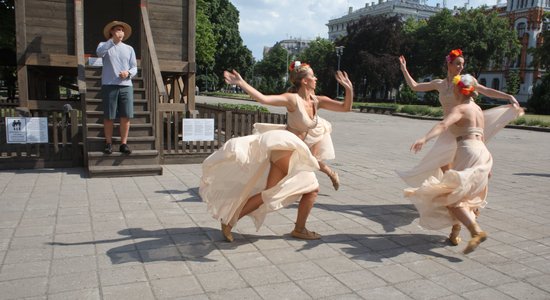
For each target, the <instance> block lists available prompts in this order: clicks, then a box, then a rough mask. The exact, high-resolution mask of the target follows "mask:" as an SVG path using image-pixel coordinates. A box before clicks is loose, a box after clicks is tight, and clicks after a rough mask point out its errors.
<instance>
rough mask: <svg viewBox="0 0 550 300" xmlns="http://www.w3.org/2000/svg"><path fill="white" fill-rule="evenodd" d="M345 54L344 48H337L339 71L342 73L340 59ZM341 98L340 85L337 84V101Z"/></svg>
mask: <svg viewBox="0 0 550 300" xmlns="http://www.w3.org/2000/svg"><path fill="white" fill-rule="evenodd" d="M342 54H344V46H338V47H336V56H338V71H340V57H341V56H342ZM338 96H340V84H339V83H338V82H336V99H338Z"/></svg>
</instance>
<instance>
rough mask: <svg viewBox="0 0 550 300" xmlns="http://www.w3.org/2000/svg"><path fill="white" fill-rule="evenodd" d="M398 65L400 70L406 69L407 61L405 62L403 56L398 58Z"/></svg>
mask: <svg viewBox="0 0 550 300" xmlns="http://www.w3.org/2000/svg"><path fill="white" fill-rule="evenodd" d="M399 63H400V64H401V68H402V69H407V60H405V56H403V55H401V56H399Z"/></svg>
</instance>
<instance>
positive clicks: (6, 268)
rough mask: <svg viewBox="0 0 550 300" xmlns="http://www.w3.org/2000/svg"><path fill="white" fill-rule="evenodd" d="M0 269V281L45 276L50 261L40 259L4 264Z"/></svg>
mask: <svg viewBox="0 0 550 300" xmlns="http://www.w3.org/2000/svg"><path fill="white" fill-rule="evenodd" d="M0 270H1V271H0V281H8V280H14V279H21V278H31V277H47V276H48V273H49V271H50V261H49V260H42V261H33V262H27V263H17V264H4V265H3V266H2V267H1V268H0Z"/></svg>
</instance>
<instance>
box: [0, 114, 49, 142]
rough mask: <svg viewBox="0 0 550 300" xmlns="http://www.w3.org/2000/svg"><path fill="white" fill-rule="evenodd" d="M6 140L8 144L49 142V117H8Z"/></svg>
mask: <svg viewBox="0 0 550 300" xmlns="http://www.w3.org/2000/svg"><path fill="white" fill-rule="evenodd" d="M6 140H7V143H8V144H31V143H33V144H34V143H47V142H48V119H47V118H23V117H6Z"/></svg>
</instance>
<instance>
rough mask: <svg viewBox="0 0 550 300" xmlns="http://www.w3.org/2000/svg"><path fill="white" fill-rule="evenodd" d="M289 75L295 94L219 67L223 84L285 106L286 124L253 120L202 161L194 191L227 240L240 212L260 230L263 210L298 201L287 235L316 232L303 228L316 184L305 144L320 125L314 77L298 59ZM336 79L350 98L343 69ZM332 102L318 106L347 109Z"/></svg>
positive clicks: (313, 162)
mask: <svg viewBox="0 0 550 300" xmlns="http://www.w3.org/2000/svg"><path fill="white" fill-rule="evenodd" d="M290 75H291V81H292V83H293V85H294V86H296V88H297V93H284V94H281V95H263V94H262V93H260V92H259V91H257V90H256V89H255V88H253V87H252V86H250V85H249V84H248V83H247V82H246V81H244V80H243V78H242V77H241V76H240V74H239V73H237V72H236V71H233V72H227V71H226V72H224V77H225V81H226V82H227V83H228V84H235V85H238V86H239V87H240V88H241V89H242V90H243V91H245V92H246V93H248V94H249V95H250V96H251V97H252V98H253V99H255V100H256V101H258V102H260V103H262V104H267V105H273V106H283V107H286V109H287V111H288V124H287V125H286V126H285V127H282V128H281V125H275V124H258V123H257V124H255V133H254V134H252V135H249V136H244V137H237V138H233V139H231V140H229V141H227V142H226V143H225V144H224V146H223V147H222V148H221V149H219V150H218V151H216V152H215V153H213V154H212V155H210V156H209V157H208V158H207V159H206V160H205V161H204V162H203V174H202V177H201V183H200V188H199V193H200V195H201V197H202V199H203V201H205V202H206V203H207V204H208V211H209V212H210V213H211V214H212V216H213V217H214V218H215V219H218V220H220V222H221V224H222V225H221V226H222V233H223V235H224V237H225V239H226V240H227V241H233V235H232V233H231V230H232V228H233V227H234V226H235V225H236V223H237V221H238V220H239V219H241V218H242V217H244V216H246V215H248V216H250V217H252V218H253V219H254V223H255V225H256V229H259V228H260V226H261V225H262V223H263V221H264V219H265V216H266V214H267V213H269V212H272V211H275V210H277V209H280V208H282V207H285V206H288V205H289V204H291V203H293V202H295V201H298V200H299V205H298V214H297V217H296V224H295V227H294V230H293V231H292V232H291V235H292V236H293V237H295V238H300V239H319V238H320V237H321V236H320V235H319V234H318V233H316V232H313V231H309V230H307V229H306V220H307V217H308V216H309V213H310V211H311V209H312V207H313V203H314V202H315V200H316V197H317V192H318V187H319V184H318V182H317V178H316V176H315V173H314V171H316V170H318V169H319V163H318V161H317V158H316V157H314V156H313V155H312V152H311V151H310V149H309V147H308V145H307V144H306V143H304V139H307V138H308V136H309V135H310V133H309V130H312V129H315V128H317V126H318V124H319V118H318V116H317V105H316V104H315V102H316V99H315V95H314V91H315V87H316V84H317V78H316V77H315V75H314V73H313V70H312V69H311V67H310V66H309V65H307V64H301V63H299V62H293V65H292V68H291V74H290ZM336 80H337V81H338V83H340V84H341V85H342V86H343V87H344V88H345V90H346V100H345V101H344V102H343V103H349V102H351V99H353V86H352V83H351V81H350V80H349V78H348V76H347V74H346V73H345V72H340V71H339V72H337V73H336ZM323 100H325V101H324V102H326V101H327V100H326V99H323ZM331 101H333V102H331V103H324V104H323V106H324V107H325V108H327V109H332V110H335V111H345V110H346V108H347V106H345V105H344V104H343V103H342V102H339V101H335V100H331ZM281 129H284V130H281ZM321 153H322V151H321Z"/></svg>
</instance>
